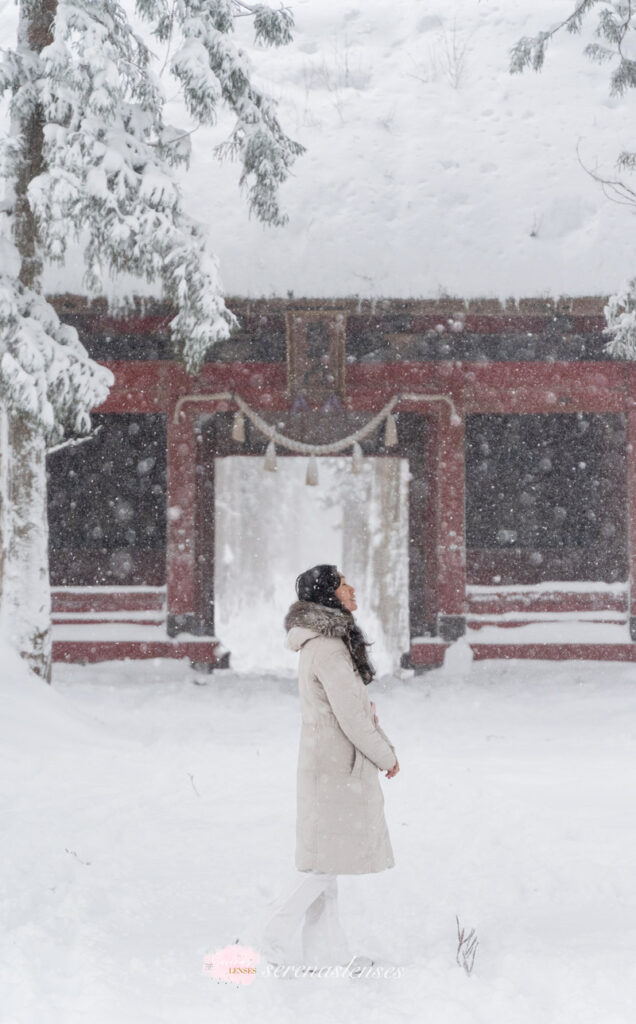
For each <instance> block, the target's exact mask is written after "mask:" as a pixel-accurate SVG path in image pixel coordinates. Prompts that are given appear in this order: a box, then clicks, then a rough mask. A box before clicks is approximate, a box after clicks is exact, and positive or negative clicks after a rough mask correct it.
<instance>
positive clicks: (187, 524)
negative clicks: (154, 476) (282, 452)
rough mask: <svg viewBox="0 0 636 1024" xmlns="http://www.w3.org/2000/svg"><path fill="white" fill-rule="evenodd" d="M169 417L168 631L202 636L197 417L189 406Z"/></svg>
mask: <svg viewBox="0 0 636 1024" xmlns="http://www.w3.org/2000/svg"><path fill="white" fill-rule="evenodd" d="M174 419H175V418H174V413H173V410H172V409H171V410H170V413H169V416H168V465H167V491H168V523H167V534H168V536H167V560H166V577H167V591H168V594H167V605H168V607H167V612H168V614H167V630H168V634H169V635H170V636H176V635H177V634H178V633H194V634H195V635H200V634H201V628H200V624H199V622H198V617H197V615H196V564H195V515H196V439H195V430H194V427H195V414H194V411H193V409H192V406H190V407H189V408H188V407H187V406H186V407H185V408H184V409H182V410H181V411H180V412H179V414H178V422H177V423H175V422H174Z"/></svg>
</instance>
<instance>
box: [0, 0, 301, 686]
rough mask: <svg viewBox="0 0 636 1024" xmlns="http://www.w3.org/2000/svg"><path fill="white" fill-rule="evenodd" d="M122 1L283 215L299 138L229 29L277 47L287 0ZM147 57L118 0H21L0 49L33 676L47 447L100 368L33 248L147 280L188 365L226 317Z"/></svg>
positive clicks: (15, 596) (11, 346)
mask: <svg viewBox="0 0 636 1024" xmlns="http://www.w3.org/2000/svg"><path fill="white" fill-rule="evenodd" d="M136 12H137V14H138V15H139V16H140V17H141V18H142V19H144V21H145V22H146V23H147V24H148V26H149V30H150V33H151V34H152V35H154V36H155V37H156V38H157V40H158V41H159V42H161V43H165V44H168V45H169V47H170V51H171V53H172V56H171V59H170V71H171V73H172V75H173V76H174V77H175V78H176V79H177V81H178V83H179V85H180V87H181V90H182V94H183V97H184V100H185V103H186V106H187V109H188V112H189V113H190V115H191V116H192V117H193V118H195V119H196V121H197V122H198V123H199V124H208V125H209V124H213V123H214V122H215V119H216V116H217V112H218V110H219V108H220V107H221V106H225V107H227V108H229V109H230V110H231V111H232V113H233V115H234V117H235V123H234V129H233V132H232V135H231V138H230V141H229V143H228V144H227V145H226V151H229V152H231V153H232V154H234V155H235V156H237V157H238V158H239V160H240V161H241V165H242V174H241V185H243V186H245V188H246V189H247V195H248V203H249V207H250V210H251V211H252V212H253V213H254V214H255V215H256V216H257V217H258V218H259V219H260V220H262V221H264V222H265V223H269V224H273V225H280V224H283V223H284V222H285V219H286V218H285V217H284V215H283V213H282V211H281V208H280V203H279V194H278V193H279V186H280V185H281V183H282V182H284V181H285V179H286V177H287V176H288V174H289V171H290V168H291V165H292V163H293V161H294V160H295V158H296V157H297V156H298V155H299V154H300V153H301V152H302V151H303V147H302V146H300V145H299V144H298V143H296V142H294V141H292V140H291V139H290V138H288V137H287V135H286V134H285V133H284V132H283V130H282V128H281V126H280V124H279V122H278V118H277V113H276V105H275V103H274V102H273V101H272V100H271V99H269V98H268V97H267V96H265V95H264V94H263V93H262V92H261V91H260V90H259V89H258V88H257V87H256V86H255V85H254V83H253V81H252V79H251V75H250V66H249V62H248V59H247V56H246V54H245V52H244V51H243V50H241V49H240V48H239V47H238V46H237V45H236V43H235V42H234V39H233V32H234V28H235V20H236V19H237V18H239V17H247V16H249V17H251V18H252V19H253V25H254V32H255V39H256V41H257V42H263V43H266V44H270V45H273V46H281V45H284V44H286V43H288V42H289V41H290V40H291V32H292V28H293V20H292V16H291V13H290V11H289V10H288V9H287V8H283V7H282V8H280V9H279V10H273V9H271V8H269V7H268V6H266V5H264V4H260V3H258V4H248V3H244V2H242V0H136ZM156 62H157V58H156V57H155V56H153V54H152V52H151V50H150V48H149V47H148V46H147V45H146V43H145V42H144V41H143V40H142V39H141V38H140V37H139V35H137V34H136V33H135V32H134V31H133V28H132V26H131V24H130V22H129V19H128V17H127V13H126V10H125V9H124V7H123V6H122V4H120V3H118V2H117V0H20V22H19V30H18V39H17V45H16V46H15V47H14V48H13V49H11V50H8V51H5V52H4V58H3V61H2V64H1V65H0V94H1V93H5V92H10V93H11V131H10V134H9V137H8V138H6V139H5V140H4V141H3V142H2V144H1V147H0V173H1V174H2V176H3V177H4V178H5V180H6V183H7V198H6V201H5V203H4V206H3V211H4V215H5V216H4V219H5V224H4V231H3V234H2V237H0V445H1V456H0V459H1V461H0V540H1V544H0V614H1V615H2V620H3V627H4V630H5V632H8V633H9V634H10V635H11V636H12V638H13V640H14V642H16V643H17V645H18V647H19V649H20V651H21V653H22V654H23V656H24V657H26V658H27V660H28V661H29V662H30V664H31V665H32V667H33V668H34V669H35V670H36V671H37V672H39V673H40V674H41V675H43V676H44V677H46V678H50V653H51V641H50V596H49V584H48V556H47V524H46V478H45V454H46V449H47V446H51V445H53V444H55V443H56V442H58V441H59V440H60V439H61V438H62V437H63V436H64V435H65V434H66V433H69V432H71V433H74V434H80V435H81V434H86V433H87V432H89V431H90V415H89V414H90V410H91V409H92V408H93V407H94V406H96V405H99V404H101V402H103V401H104V399H105V398H106V395H107V393H108V389H109V387H110V386H111V384H112V376H111V374H110V373H109V372H108V371H107V370H106V369H105V368H104V367H100V366H98V365H97V364H96V363H94V362H93V361H92V360H91V359H89V358H88V355H87V353H86V351H85V349H84V348H83V346H82V345H81V343H80V341H79V339H78V336H77V333H76V332H75V330H74V329H73V328H71V327H68V326H65V325H62V324H60V322H59V320H58V318H57V316H56V314H55V311H54V310H53V308H52V307H51V306H50V305H49V303H47V302H46V300H45V299H44V297H43V296H42V294H41V274H42V262H43V260H48V261H51V262H52V263H63V262H64V260H65V259H66V254H67V245H68V242H69V241H70V240H73V239H74V240H76V241H77V242H79V243H80V245H81V247H82V251H83V256H84V263H85V271H86V277H85V280H86V285H87V288H88V289H89V290H90V291H91V292H99V291H100V290H101V284H102V281H103V280H104V276H105V275H106V274H107V273H109V272H111V271H115V272H118V271H119V272H121V271H125V272H127V273H132V274H134V275H137V276H139V277H144V278H145V279H147V280H148V281H158V282H161V284H162V286H163V294H164V296H165V298H167V299H168V300H170V301H171V302H172V303H173V305H174V307H175V310H176V315H175V317H174V319H173V320H172V322H171V325H170V326H171V335H172V341H173V346H174V350H175V353H176V354H177V356H178V357H179V358H180V359H182V360H183V362H184V363H185V366H186V368H187V370H188V371H189V372H192V373H196V372H197V371H198V370H199V369H200V367H201V364H202V362H203V360H204V357H205V353H206V351H207V350H208V349H209V347H210V346H211V345H213V344H214V343H215V342H216V341H219V340H221V339H223V338H226V337H228V335H229V333H230V331H231V329H232V327H233V326H234V325H235V324H236V320H235V317H234V316H233V314H232V313H231V312H230V311H229V310H228V309H227V308H226V306H225V304H224V301H223V298H222V295H221V290H220V284H219V280H218V275H217V264H216V260H215V258H214V256H213V255H212V254H211V253H210V252H209V251H208V248H207V244H206V238H205V233H204V231H203V229H202V228H201V226H200V225H199V224H198V223H196V222H195V221H193V220H192V219H191V218H189V217H188V216H187V215H186V214H185V212H184V210H183V203H182V196H181V190H180V188H179V183H178V179H177V172H178V171H179V169H180V168H182V167H184V166H187V163H188V160H189V155H190V149H189V143H188V140H189V135H188V132H187V131H186V130H184V129H180V128H178V127H175V126H172V125H169V124H167V123H166V121H165V119H164V105H165V96H164V93H163V91H162V87H161V82H160V80H159V76H158V74H157V73H156V72H155V64H156Z"/></svg>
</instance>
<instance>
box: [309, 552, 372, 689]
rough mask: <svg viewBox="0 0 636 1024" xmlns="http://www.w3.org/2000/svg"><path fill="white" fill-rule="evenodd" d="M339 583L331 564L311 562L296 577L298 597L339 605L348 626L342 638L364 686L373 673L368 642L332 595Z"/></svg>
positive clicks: (349, 614) (335, 569) (350, 615)
mask: <svg viewBox="0 0 636 1024" xmlns="http://www.w3.org/2000/svg"><path fill="white" fill-rule="evenodd" d="M339 586H340V573H339V572H338V569H337V567H336V566H335V565H315V566H314V567H313V569H307V570H306V571H305V572H301V574H300V576H298V578H297V579H296V593H297V595H298V600H299V601H313V602H314V604H322V605H325V606H326V607H327V608H339V609H340V611H342V613H343V614H344V615H345V616H346V618H347V620H348V628H347V632H346V635H345V636H344V637H343V640H344V642H345V643H346V645H347V647H348V649H349V653H350V655H351V657H352V659H353V663H354V665H355V667H356V669H357V671H358V672H359V674H360V677H361V679H362V681H363V683H364V685H365V686H368V685H369V683H370V682H371V680H372V679H373V677H374V675H375V668H374V667H373V665H372V664H371V662H370V661H369V658H368V656H367V647H371V644H370V643H368V641H367V640H366V639H365V636H364V633H363V632H362V630H361V629H360V627H359V626H358V625H357V623H356V620H355V619H354V617H353V614H352V612H350V611H349V609H348V608H345V606H344V605H343V603H342V601H339V600H338V598H337V597H336V595H335V593H334V591H336V590H337V589H338V587H339Z"/></svg>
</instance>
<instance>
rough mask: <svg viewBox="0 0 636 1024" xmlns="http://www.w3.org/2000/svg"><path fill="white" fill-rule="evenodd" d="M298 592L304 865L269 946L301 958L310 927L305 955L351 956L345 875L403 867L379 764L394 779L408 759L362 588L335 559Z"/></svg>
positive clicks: (292, 613) (292, 633) (271, 927)
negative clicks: (389, 709)
mask: <svg viewBox="0 0 636 1024" xmlns="http://www.w3.org/2000/svg"><path fill="white" fill-rule="evenodd" d="M296 593H297V595H298V601H296V602H295V603H294V604H293V605H292V606H291V608H290V609H289V611H288V613H287V616H286V618H285V628H286V630H287V640H286V646H287V647H289V648H290V649H291V650H293V651H298V652H299V654H300V658H299V666H298V682H299V692H300V708H301V715H302V725H301V735H300V748H299V755H298V770H297V816H296V873H295V878H294V882H293V884H292V886H291V887H290V889H289V891H288V892H286V893H285V894H284V895H283V896H281V897H280V898H279V899H278V900H276V901H275V909H274V912H273V914H272V915H271V916H270V918H269V920H268V922H267V924H266V925H265V927H264V929H263V931H262V940H261V951H262V952H263V954H264V956H265V957H266V958H267V959H268V960H270V961H272V962H276V963H289V962H292V961H293V953H292V950H291V943H292V942H293V938H294V935H295V932H296V930H297V929H298V928H299V927H300V926H301V925H302V945H303V956H304V959H305V963H307V964H347V963H349V962H350V961H351V958H352V953H351V951H350V949H349V945H348V942H347V939H346V936H345V934H344V931H343V929H342V926H341V924H340V921H339V918H338V908H337V894H338V888H337V876H338V875H357V874H364V873H367V872H376V871H383V870H384V869H385V868H391V867H393V866H394V864H395V861H394V858H393V850H392V847H391V840H390V838H389V833H388V829H387V825H386V820H385V817H384V796H383V794H382V789H381V787H380V782H379V779H378V771H379V770H382V771H385V772H386V778H387V779H392V778H394V776H395V775H397V773H398V772H399V770H400V766H399V764H398V760H397V757H396V755H395V748H394V746H393V744H392V743H391V741H390V740H389V738H388V737H387V736H386V735H385V733H384V732H383V730H382V729H381V728H380V726H379V724H378V718H377V715H376V714H375V709H374V706H373V704H372V702H371V701H370V700H369V697H368V695H367V690H366V686H367V685H368V684H369V683H370V682H371V680H372V679H373V676H374V674H375V671H374V669H373V666H372V665H371V664H370V662H369V659H368V657H367V651H366V649H367V646H368V645H367V643H366V641H365V638H364V635H363V633H362V631H361V630H360V628H359V627H358V625H357V624H356V621H355V619H354V617H353V612H354V611H356V609H357V607H358V606H357V604H356V600H355V593H354V589H353V587H352V586H350V585H349V584H348V583H347V582H346V581H345V578H344V576H343V575H342V573H340V572H339V571H338V570H337V568H336V566H334V565H317V566H315V567H314V568H313V569H308V570H307V571H306V572H304V573H302V574H301V575H300V576H299V577H298V579H297V580H296ZM358 960H360V958H358ZM366 962H367V964H370V963H372V961H369V960H367V961H366Z"/></svg>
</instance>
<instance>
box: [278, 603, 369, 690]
mask: <svg viewBox="0 0 636 1024" xmlns="http://www.w3.org/2000/svg"><path fill="white" fill-rule="evenodd" d="M294 626H302V627H304V628H305V629H313V630H314V632H315V633H320V634H321V635H322V636H337V637H340V638H341V639H342V640H344V642H345V644H346V646H347V650H348V651H349V654H350V655H351V658H352V660H353V664H354V665H355V667H356V670H357V671H358V673H359V674H360V677H361V679H362V682H363V683H364V685H365V686H368V685H369V683H370V682H371V681H372V679H373V677H374V675H375V669H374V667H373V665H372V664H371V662H370V661H369V659H368V657H367V647H370V646H371V645H370V644H368V643H367V641H366V640H365V638H364V633H363V632H362V630H361V629H360V627H359V626H358V625H357V624H356V620H355V619H354V617H353V615H352V613H351V612H350V611H347V609H346V608H328V607H327V606H326V605H324V604H316V602H315V601H296V602H295V603H294V604H293V605H292V606H291V608H290V609H289V611H288V612H287V615H286V616H285V629H286V630H287V632H289V630H290V629H292V628H293V627H294Z"/></svg>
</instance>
